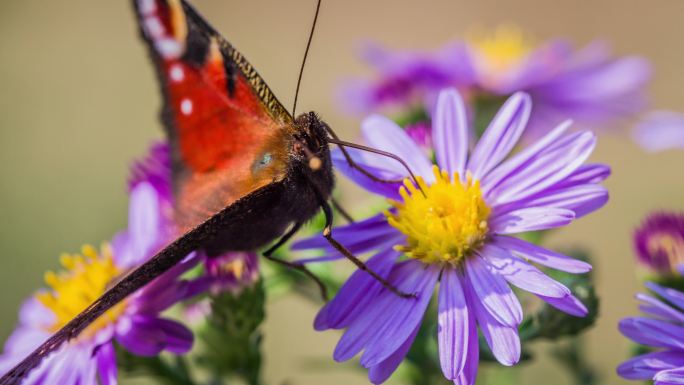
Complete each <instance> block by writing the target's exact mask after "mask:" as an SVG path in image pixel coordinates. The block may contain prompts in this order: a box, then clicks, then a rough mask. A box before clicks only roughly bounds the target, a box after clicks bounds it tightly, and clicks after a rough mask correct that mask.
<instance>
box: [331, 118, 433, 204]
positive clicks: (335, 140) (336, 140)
mask: <svg viewBox="0 0 684 385" xmlns="http://www.w3.org/2000/svg"><path fill="white" fill-rule="evenodd" d="M325 130H326V131H327V132H328V134H330V136H331V138H328V142H329V143H333V144H336V145H338V146H339V147H340V150H341V151H342V154H343V155H344V158H345V159H346V160H347V163H349V165H350V166H351V167H352V168H354V169H356V170H358V171H360V172H361V173H362V174H363V175H365V176H367V177H368V178H370V179H371V180H373V181H375V182H380V183H402V181H403V180H401V179H398V180H386V179H380V178H378V177H377V176H375V175H373V174H371V173H370V172H368V171H367V170H366V169H364V168H363V167H361V166H359V165H358V164H356V162H354V160H353V159H352V157H351V156H350V155H349V153H348V152H347V150H346V149H345V147H350V148H355V149H357V150H361V151H366V152H370V153H373V154H378V155H382V156H386V157H388V158H392V159H394V160H396V161H397V162H399V163H401V165H402V166H403V167H404V168H405V169H406V171H407V172H408V174H409V176H411V179H412V180H413V183H414V184H415V186H416V187H417V188H418V190H419V191H420V192H421V193H422V194H423V196H425V191H423V189H422V188H421V187H420V183H418V179H417V178H416V176H415V175H414V174H413V171H411V168H410V167H409V166H408V164H407V163H406V161H404V160H403V159H401V157H399V156H398V155H396V154H392V153H391V152H387V151H382V150H378V149H377V148H372V147H368V146H364V145H361V144H356V143H351V142H345V141H344V140H341V139H340V138H339V136H337V134H336V133H335V131H333V129H332V128H330V126H328V125H327V124H326V125H325Z"/></svg>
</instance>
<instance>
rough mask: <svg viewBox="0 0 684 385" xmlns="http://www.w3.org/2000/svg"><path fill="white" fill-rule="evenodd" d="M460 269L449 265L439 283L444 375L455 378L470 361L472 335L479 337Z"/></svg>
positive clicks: (441, 360)
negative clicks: (472, 333)
mask: <svg viewBox="0 0 684 385" xmlns="http://www.w3.org/2000/svg"><path fill="white" fill-rule="evenodd" d="M460 279H461V278H460V277H459V273H458V272H457V270H456V269H452V268H446V269H444V271H443V272H442V281H441V284H440V287H439V314H438V316H437V320H438V321H437V322H438V327H437V342H438V343H439V362H440V363H441V365H442V373H444V376H445V377H446V378H447V379H449V380H453V379H455V378H457V377H458V375H459V374H461V372H463V368H464V367H465V362H466V353H467V351H468V344H469V339H470V338H475V339H477V333H476V334H474V335H471V334H468V333H469V332H470V330H471V327H470V325H469V324H468V321H469V320H470V318H469V316H468V305H467V304H466V298H465V294H464V293H463V288H462V287H461V282H460Z"/></svg>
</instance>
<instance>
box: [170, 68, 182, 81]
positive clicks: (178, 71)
mask: <svg viewBox="0 0 684 385" xmlns="http://www.w3.org/2000/svg"><path fill="white" fill-rule="evenodd" d="M169 77H170V78H171V81H174V82H176V83H178V82H182V81H183V79H185V72H183V67H182V66H181V65H180V64H174V65H173V66H171V69H169Z"/></svg>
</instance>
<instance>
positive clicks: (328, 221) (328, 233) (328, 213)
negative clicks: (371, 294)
mask: <svg viewBox="0 0 684 385" xmlns="http://www.w3.org/2000/svg"><path fill="white" fill-rule="evenodd" d="M321 208H322V209H323V213H324V214H325V228H324V229H323V236H324V237H325V239H327V240H328V242H329V243H330V244H331V245H332V247H334V248H335V250H337V251H339V252H340V253H341V254H342V255H344V256H345V258H347V259H348V260H350V261H352V263H354V264H355V265H356V267H358V268H359V269H361V270H363V271H365V272H366V273H368V274H370V275H371V277H373V278H374V279H376V280H377V281H378V282H380V283H381V284H382V286H384V287H385V288H386V289H387V290H389V291H391V292H392V293H394V294H396V295H398V296H400V297H402V298H415V297H416V295H415V294H414V293H405V292H403V291H401V290H399V289H398V288H397V287H396V286H394V285H393V284H391V283H390V282H389V281H387V280H386V279H385V278H383V277H381V276H380V275H379V274H378V273H376V272H375V271H373V270H372V269H371V268H369V267H368V266H367V265H366V264H365V263H364V262H363V261H362V260H360V259H359V258H357V257H356V256H355V255H354V254H352V253H351V251H349V250H348V249H347V248H346V247H344V246H343V245H342V244H341V243H339V242H337V241H336V240H335V238H333V237H332V218H333V216H332V209H331V208H330V205H328V203H327V202H322V203H321Z"/></svg>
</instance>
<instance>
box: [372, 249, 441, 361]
mask: <svg viewBox="0 0 684 385" xmlns="http://www.w3.org/2000/svg"><path fill="white" fill-rule="evenodd" d="M413 268H414V269H417V270H418V271H417V273H416V274H417V275H419V277H420V279H419V281H418V282H416V284H413V285H407V286H406V287H402V285H401V284H400V283H399V282H396V281H391V282H395V284H396V286H397V287H398V288H400V290H402V291H404V292H407V293H416V295H417V296H418V298H401V297H399V296H398V295H396V294H394V293H392V292H389V291H387V290H385V292H383V293H382V294H380V298H379V301H378V311H376V313H377V316H376V317H378V318H380V319H381V322H379V323H375V331H376V333H377V335H376V337H375V339H374V340H373V341H371V342H370V343H369V344H368V346H367V347H366V351H365V352H364V353H363V355H362V356H361V365H363V366H366V367H370V366H375V365H377V364H379V363H380V362H382V361H384V360H385V359H387V358H388V357H389V356H390V355H392V353H394V352H395V351H396V350H397V349H399V347H400V346H401V345H402V344H403V342H404V341H405V340H406V339H407V338H409V336H410V335H411V333H412V331H413V330H414V329H415V328H417V327H418V325H419V324H420V321H421V320H422V319H423V315H424V314H425V309H426V308H427V305H428V304H429V303H430V299H431V297H432V292H433V291H434V289H435V284H436V283H437V278H438V277H439V268H437V267H436V266H427V267H425V266H424V265H423V264H422V263H419V262H416V263H415V264H414V266H413ZM385 304H388V305H389V306H388V307H384V305H385ZM383 308H384V309H390V310H391V311H392V313H390V314H391V315H390V316H389V317H388V313H387V311H386V310H385V311H380V310H379V309H383ZM359 323H360V324H361V322H359Z"/></svg>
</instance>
